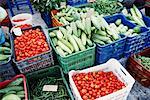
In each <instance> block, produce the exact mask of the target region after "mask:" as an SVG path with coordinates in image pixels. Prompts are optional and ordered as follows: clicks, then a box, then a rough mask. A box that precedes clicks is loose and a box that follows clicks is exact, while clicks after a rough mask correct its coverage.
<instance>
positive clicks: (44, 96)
mask: <svg viewBox="0 0 150 100" xmlns="http://www.w3.org/2000/svg"><path fill="white" fill-rule="evenodd" d="M44 85H58V89H57V91H55V92H54V91H42V89H43V86H44ZM30 86H31V90H32V91H31V99H32V100H68V99H69V96H68V94H67V90H66V87H65V85H64V84H63V79H62V78H59V79H58V78H56V77H45V78H42V79H39V80H36V81H33V82H32V83H30Z"/></svg>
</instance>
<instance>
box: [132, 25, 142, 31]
mask: <svg viewBox="0 0 150 100" xmlns="http://www.w3.org/2000/svg"><path fill="white" fill-rule="evenodd" d="M133 30H134V31H133V32H135V33H140V31H141V29H140V27H138V26H136V27H134V28H133Z"/></svg>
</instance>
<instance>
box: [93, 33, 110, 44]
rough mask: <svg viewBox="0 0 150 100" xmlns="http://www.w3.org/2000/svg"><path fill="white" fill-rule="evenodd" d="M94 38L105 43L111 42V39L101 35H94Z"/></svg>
mask: <svg viewBox="0 0 150 100" xmlns="http://www.w3.org/2000/svg"><path fill="white" fill-rule="evenodd" d="M93 38H96V39H99V40H101V41H104V42H107V41H109V40H110V38H109V37H106V36H100V35H98V34H94V35H93Z"/></svg>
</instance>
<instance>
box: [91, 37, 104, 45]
mask: <svg viewBox="0 0 150 100" xmlns="http://www.w3.org/2000/svg"><path fill="white" fill-rule="evenodd" d="M93 41H94V42H95V43H98V44H100V45H105V42H103V41H101V40H99V39H97V38H93Z"/></svg>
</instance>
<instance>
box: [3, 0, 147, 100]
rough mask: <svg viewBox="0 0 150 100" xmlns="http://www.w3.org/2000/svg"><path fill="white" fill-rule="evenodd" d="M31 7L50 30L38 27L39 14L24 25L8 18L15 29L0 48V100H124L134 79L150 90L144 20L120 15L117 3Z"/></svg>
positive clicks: (131, 12) (99, 0) (102, 0)
mask: <svg viewBox="0 0 150 100" xmlns="http://www.w3.org/2000/svg"><path fill="white" fill-rule="evenodd" d="M77 1H79V0H77ZM32 2H33V5H34V6H36V7H35V8H36V10H37V11H39V12H40V13H41V16H42V18H43V19H44V20H45V23H47V24H48V26H53V27H52V28H47V27H45V24H44V23H43V24H41V22H42V20H41V18H39V15H40V14H39V15H38V14H35V15H31V16H30V18H29V19H30V20H29V22H28V23H27V24H26V23H22V22H24V21H25V20H27V19H24V17H26V16H23V17H22V18H21V17H17V18H16V19H13V18H12V20H13V23H14V22H16V23H21V24H19V25H16V26H14V27H13V28H12V29H10V30H11V31H10V35H11V36H10V40H9V39H7V38H5V42H4V43H3V44H1V45H0V79H2V80H0V81H4V80H6V81H4V83H5V82H6V83H7V84H1V82H0V99H2V100H7V99H10V98H16V100H24V99H25V100H28V99H29V100H130V99H129V96H130V95H129V94H132V91H133V90H134V89H132V87H133V88H136V87H135V86H136V85H134V83H135V80H134V78H135V79H136V80H137V81H138V82H139V83H141V85H143V86H145V88H146V87H148V86H149V85H150V84H149V83H150V82H149V81H150V79H149V77H150V76H149V69H150V67H149V66H150V65H149V64H150V63H149V60H150V58H149V47H150V29H149V22H150V18H148V17H146V16H144V15H143V14H142V13H141V12H140V11H139V10H138V8H137V7H136V6H133V7H132V8H130V9H123V8H124V7H123V5H122V4H121V3H119V2H118V1H117V0H114V1H109V0H96V1H95V2H93V3H87V4H83V5H81V4H80V5H77V6H64V5H62V3H61V4H57V2H59V3H60V1H59V0H52V1H49V0H45V1H44V2H41V1H39V0H34V1H32ZM63 2H64V1H63ZM66 2H67V1H66ZM45 12H47V15H48V17H46V16H45V14H46V13H45ZM50 13H51V15H52V16H51V15H50ZM21 15H24V14H21ZM50 17H51V19H50ZM14 18H15V17H14ZM50 22H52V23H50ZM37 23H39V24H37ZM36 25H40V26H36ZM1 37H2V35H1V34H0V40H1ZM5 37H7V36H5ZM1 55H4V56H1ZM7 55H8V56H7ZM5 56H6V57H5ZM54 62H55V63H54ZM126 69H127V70H126ZM14 70H18V71H19V72H15V71H14ZM128 72H129V73H130V74H131V75H132V76H133V77H134V78H133V77H132V76H131V75H130V74H129V73H128ZM12 73H13V75H12ZM20 73H22V74H21V75H20ZM15 75H16V76H15ZM18 75H19V76H18ZM13 76H15V78H12V77H13ZM7 79H9V80H7ZM26 79H27V81H26ZM2 83H3V82H2ZM136 83H137V82H136ZM8 84H9V85H8ZM26 84H27V87H26ZM12 85H13V86H14V88H13V87H10V88H8V87H9V86H12ZM20 86H21V87H20ZM23 86H24V87H23ZM16 87H17V88H16ZM130 91H131V92H130ZM4 92H5V93H4ZM6 92H8V93H6ZM139 93H140V92H139ZM137 98H138V97H137ZM138 99H139V98H138Z"/></svg>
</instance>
